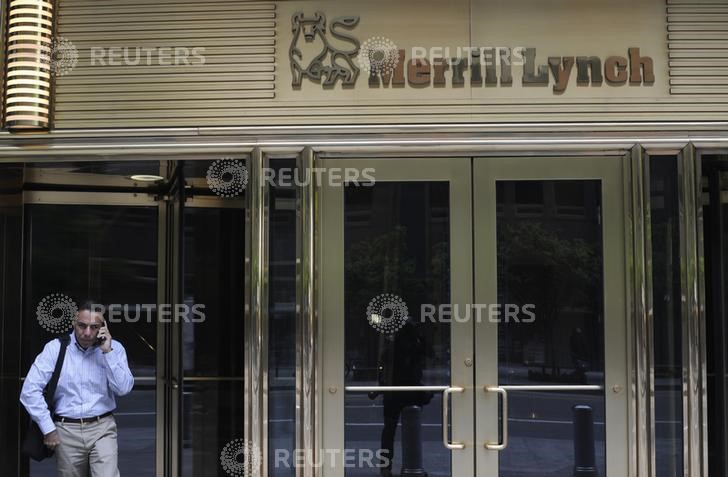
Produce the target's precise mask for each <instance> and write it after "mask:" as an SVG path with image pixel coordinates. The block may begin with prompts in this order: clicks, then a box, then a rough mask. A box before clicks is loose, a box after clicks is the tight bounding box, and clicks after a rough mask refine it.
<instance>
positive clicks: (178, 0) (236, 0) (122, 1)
mask: <svg viewBox="0 0 728 477" xmlns="http://www.w3.org/2000/svg"><path fill="white" fill-rule="evenodd" d="M30 1H33V0H30ZM36 3H37V2H36ZM199 3H200V2H199V0H155V2H154V4H155V5H185V4H199ZM211 3H215V4H222V5H228V6H232V7H233V8H235V5H240V4H241V3H249V4H250V5H267V4H272V3H273V2H271V1H268V2H265V1H260V2H246V1H241V0H214V2H211ZM104 4H106V5H109V6H112V4H113V5H126V6H135V7H146V6H148V5H149V3H148V2H147V1H146V0H113V1H107V2H104V1H103V0H64V1H63V3H62V5H66V6H68V7H74V6H75V7H78V6H89V7H91V6H103V5H104Z"/></svg>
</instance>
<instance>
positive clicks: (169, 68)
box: [69, 58, 274, 80]
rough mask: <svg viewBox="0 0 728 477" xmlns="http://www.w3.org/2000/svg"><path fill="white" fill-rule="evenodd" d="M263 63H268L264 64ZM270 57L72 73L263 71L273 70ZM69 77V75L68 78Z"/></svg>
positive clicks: (89, 68) (87, 69) (85, 69)
mask: <svg viewBox="0 0 728 477" xmlns="http://www.w3.org/2000/svg"><path fill="white" fill-rule="evenodd" d="M264 63H269V65H266V64H264ZM273 63H274V62H273V61H272V58H266V59H264V60H260V61H259V62H256V63H238V64H235V65H219V66H217V65H215V66H208V65H159V66H85V67H78V68H74V70H73V72H72V74H74V75H79V76H85V75H86V76H92V75H124V74H165V75H174V74H178V73H198V74H204V73H231V72H241V73H246V72H265V71H273V69H274V66H273ZM70 78H71V77H69V80H70Z"/></svg>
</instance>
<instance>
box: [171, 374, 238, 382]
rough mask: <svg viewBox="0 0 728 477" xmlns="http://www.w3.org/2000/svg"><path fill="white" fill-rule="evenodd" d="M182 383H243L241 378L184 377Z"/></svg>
mask: <svg viewBox="0 0 728 477" xmlns="http://www.w3.org/2000/svg"><path fill="white" fill-rule="evenodd" d="M182 381H183V382H188V383H194V382H216V381H240V382H243V381H245V377H243V376H184V377H183V378H182Z"/></svg>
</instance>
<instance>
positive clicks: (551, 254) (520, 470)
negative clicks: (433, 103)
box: [496, 180, 605, 477]
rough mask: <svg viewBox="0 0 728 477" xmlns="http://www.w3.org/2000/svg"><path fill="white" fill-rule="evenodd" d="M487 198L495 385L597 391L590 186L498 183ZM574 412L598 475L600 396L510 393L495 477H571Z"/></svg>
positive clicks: (596, 271) (599, 367)
mask: <svg viewBox="0 0 728 477" xmlns="http://www.w3.org/2000/svg"><path fill="white" fill-rule="evenodd" d="M496 194H497V225H496V228H497V240H498V245H497V253H498V272H497V276H498V304H497V305H498V310H499V311H500V313H499V315H498V319H499V324H498V374H499V383H500V384H501V385H504V384H505V385H537V384H540V385H583V384H597V385H603V384H604V315H603V296H604V293H603V278H602V273H603V262H602V232H601V184H600V182H599V181H597V180H559V181H536V180H533V181H498V182H497V183H496ZM574 405H585V406H589V407H590V408H591V411H592V415H593V419H594V435H595V440H596V445H595V454H596V467H597V468H598V470H599V475H604V469H605V459H604V397H603V393H601V392H600V393H598V394H589V393H584V392H581V393H578V392H574V393H569V394H566V393H561V392H559V393H557V392H512V393H511V398H510V399H509V409H510V412H509V421H508V422H509V431H510V432H509V436H510V437H509V446H508V448H507V449H506V450H505V451H503V452H501V453H500V475H501V476H507V477H527V476H533V477H536V476H538V477H544V476H552V477H567V476H571V475H572V473H573V471H574V465H575V462H574V439H575V438H574V434H573V425H572V421H573V409H572V408H573V406H574Z"/></svg>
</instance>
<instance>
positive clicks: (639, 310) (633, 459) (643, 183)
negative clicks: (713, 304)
mask: <svg viewBox="0 0 728 477" xmlns="http://www.w3.org/2000/svg"><path fill="white" fill-rule="evenodd" d="M625 174H627V175H628V177H627V180H626V181H625V198H626V201H625V203H626V207H627V210H626V213H625V220H626V222H627V223H626V224H625V225H626V230H627V238H626V239H627V241H628V243H627V247H626V250H627V254H628V256H627V261H628V266H627V270H628V274H629V276H630V278H631V280H630V281H631V286H628V287H627V289H628V292H627V297H628V306H629V307H630V315H631V316H630V318H631V319H630V320H629V322H630V323H631V327H630V328H629V333H630V334H631V340H630V341H631V357H630V361H631V369H632V371H633V372H632V379H631V383H630V385H631V387H632V389H631V390H630V394H631V396H632V404H631V405H632V410H631V415H632V416H631V426H630V427H631V432H632V436H631V440H632V443H633V445H631V446H630V448H631V449H632V450H631V455H630V464H631V465H630V468H631V469H632V471H631V474H632V475H633V476H640V477H641V476H652V475H654V469H655V410H654V409H655V403H654V389H655V385H654V382H655V379H654V359H653V356H654V355H653V350H654V333H653V324H654V321H653V306H652V247H651V222H650V188H649V177H650V174H649V164H648V161H647V160H646V158H645V155H644V151H643V149H642V146H640V145H637V146H635V147H633V148H632V151H631V152H630V153H629V154H628V156H627V158H626V167H625Z"/></svg>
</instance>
